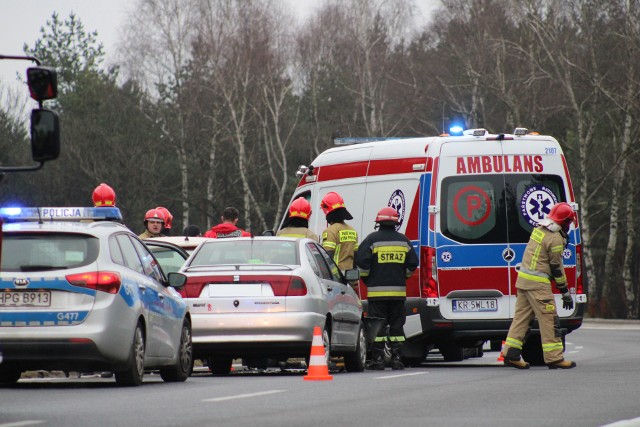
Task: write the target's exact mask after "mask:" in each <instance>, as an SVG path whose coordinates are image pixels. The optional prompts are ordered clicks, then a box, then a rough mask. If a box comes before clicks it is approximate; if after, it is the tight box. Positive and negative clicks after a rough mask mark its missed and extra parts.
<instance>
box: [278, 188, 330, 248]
mask: <svg viewBox="0 0 640 427" xmlns="http://www.w3.org/2000/svg"><path fill="white" fill-rule="evenodd" d="M310 217H311V204H310V203H309V202H308V201H307V199H305V198H304V197H298V198H297V199H295V200H294V201H293V203H291V206H290V207H289V218H288V220H287V223H286V227H285V228H282V229H280V231H278V233H277V234H276V236H284V237H296V238H303V237H308V238H309V239H312V240H315V241H316V242H318V241H319V240H318V236H317V235H316V233H314V232H313V231H311V230H309V218H310Z"/></svg>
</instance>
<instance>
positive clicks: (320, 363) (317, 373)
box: [304, 326, 333, 381]
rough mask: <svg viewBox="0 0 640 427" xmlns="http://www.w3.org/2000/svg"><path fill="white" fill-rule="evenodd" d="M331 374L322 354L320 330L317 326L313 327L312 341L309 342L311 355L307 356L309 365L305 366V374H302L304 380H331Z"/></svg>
mask: <svg viewBox="0 0 640 427" xmlns="http://www.w3.org/2000/svg"><path fill="white" fill-rule="evenodd" d="M332 379H333V376H332V375H329V367H328V366H327V359H326V358H325V355H324V344H323V343H322V330H321V329H320V327H319V326H316V327H314V328H313V341H312V342H311V356H310V357H309V366H308V367H307V375H305V376H304V380H305V381H323V380H332Z"/></svg>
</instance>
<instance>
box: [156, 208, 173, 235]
mask: <svg viewBox="0 0 640 427" xmlns="http://www.w3.org/2000/svg"><path fill="white" fill-rule="evenodd" d="M156 209H158V210H159V211H160V212H162V214H163V215H164V225H163V226H162V234H164V235H165V236H168V235H170V234H171V226H172V225H173V215H171V212H169V209H167V208H165V207H162V206H158V207H157V208H156Z"/></svg>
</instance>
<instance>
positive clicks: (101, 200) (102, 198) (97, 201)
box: [91, 182, 116, 208]
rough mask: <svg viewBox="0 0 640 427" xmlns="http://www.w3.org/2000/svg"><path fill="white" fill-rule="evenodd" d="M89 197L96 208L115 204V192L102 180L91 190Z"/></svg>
mask: <svg viewBox="0 0 640 427" xmlns="http://www.w3.org/2000/svg"><path fill="white" fill-rule="evenodd" d="M91 198H92V200H93V206H94V207H96V208H100V207H112V206H115V205H116V192H115V191H113V188H111V187H109V186H108V185H107V184H105V183H104V182H103V183H101V184H100V185H98V186H97V187H96V188H95V189H94V190H93V195H92V196H91Z"/></svg>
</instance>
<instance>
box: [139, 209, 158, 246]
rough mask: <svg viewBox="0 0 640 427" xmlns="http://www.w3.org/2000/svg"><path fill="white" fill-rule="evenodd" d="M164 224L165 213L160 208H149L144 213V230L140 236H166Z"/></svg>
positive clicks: (143, 237) (144, 237) (145, 237)
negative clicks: (163, 230)
mask: <svg viewBox="0 0 640 427" xmlns="http://www.w3.org/2000/svg"><path fill="white" fill-rule="evenodd" d="M163 226H164V215H163V213H162V211H161V210H159V209H149V210H148V211H147V213H146V214H145V215H144V231H143V232H142V234H140V235H139V236H138V237H140V238H141V239H150V238H152V237H164V234H162V227H163Z"/></svg>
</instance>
